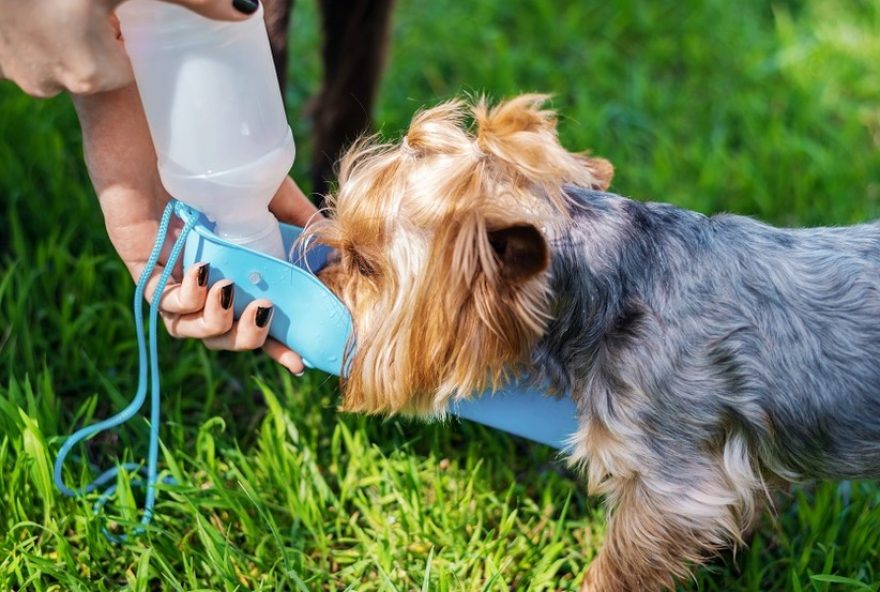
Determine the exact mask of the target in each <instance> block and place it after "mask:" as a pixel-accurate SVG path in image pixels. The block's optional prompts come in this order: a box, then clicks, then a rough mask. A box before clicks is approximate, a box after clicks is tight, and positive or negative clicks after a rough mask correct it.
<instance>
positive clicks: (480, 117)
mask: <svg viewBox="0 0 880 592" xmlns="http://www.w3.org/2000/svg"><path fill="white" fill-rule="evenodd" d="M545 100H546V97H544V96H540V95H524V96H520V97H517V98H515V99H513V100H510V101H508V102H504V103H501V104H498V105H496V106H495V107H492V108H490V107H489V106H488V105H487V104H486V102H485V101H484V100H481V101H479V102H477V103H476V104H475V105H473V106H471V107H469V106H468V105H466V104H465V103H463V102H461V101H452V102H448V103H444V104H441V105H439V106H437V107H434V108H432V109H429V110H426V111H422V112H420V113H418V114H417V115H416V116H415V117H414V118H413V120H412V122H411V125H410V128H409V130H408V132H407V133H406V136H405V137H404V138H403V140H402V141H401V142H400V143H399V144H394V145H392V144H380V143H376V142H375V141H373V140H371V139H366V140H362V141H360V142H359V143H357V144H356V145H355V146H353V147H352V148H351V149H350V150H349V151H348V153H347V154H346V155H345V157H344V158H343V160H342V163H341V167H340V172H339V190H338V192H337V194H336V195H335V196H332V197H331V198H330V206H331V216H330V218H329V219H328V220H326V221H324V222H322V223H319V224H318V225H316V226H315V227H314V228H313V230H312V231H311V232H312V233H313V234H316V235H317V236H318V238H319V240H320V241H321V242H324V243H326V244H328V245H330V246H332V247H334V248H335V249H336V251H337V253H338V260H337V261H336V262H335V263H334V264H332V265H330V266H329V267H328V268H327V269H326V270H325V271H324V272H322V274H321V278H322V279H323V280H324V281H325V282H326V283H327V285H328V286H329V287H330V289H331V290H332V291H333V292H334V293H335V294H336V295H337V296H338V297H339V298H340V299H341V300H342V301H343V302H344V303H345V304H346V305H347V306H348V307H349V309H350V310H351V313H352V316H353V318H354V327H355V329H354V335H355V340H356V348H355V349H354V350H353V352H352V354H351V359H350V360H349V361H348V362H349V368H350V373H349V375H348V377H347V378H346V379H345V381H344V384H343V388H344V393H343V408H344V409H346V410H350V411H359V412H367V413H378V412H392V413H394V412H402V413H419V414H425V413H438V412H442V410H443V409H445V407H446V403H447V401H448V399H449V397H450V396H456V395H463V396H467V395H468V394H470V393H472V392H473V391H475V390H482V389H484V388H486V387H493V388H495V387H498V386H500V385H501V384H502V382H503V381H504V380H505V379H506V378H507V377H508V376H507V375H508V373H510V372H514V373H515V372H516V371H517V369H518V368H519V367H521V365H522V363H523V362H525V361H526V360H527V358H528V355H529V352H530V351H531V349H532V348H533V347H534V345H535V343H536V341H537V340H538V339H539V338H540V337H541V335H542V334H543V332H544V329H545V327H546V324H547V321H548V319H549V313H548V310H549V282H548V273H547V271H548V267H549V264H550V257H551V253H550V249H549V247H548V243H547V240H546V239H545V235H546V232H547V229H549V228H551V227H552V226H553V225H554V224H559V223H560V220H564V218H565V217H566V216H567V215H568V204H567V200H566V197H565V193H564V190H563V185H564V184H568V183H570V184H575V185H580V186H584V187H593V188H596V189H605V188H607V186H608V184H609V183H610V180H611V176H612V174H613V168H612V166H611V164H610V163H609V162H608V161H606V160H603V159H598V158H587V157H585V156H583V155H579V154H573V153H570V152H568V151H566V150H565V149H564V148H563V147H562V146H561V145H560V143H559V140H558V137H557V134H556V120H555V114H554V113H553V112H552V111H549V110H546V109H543V108H542V106H543V104H544V102H545ZM469 119H472V120H473V123H472V125H468V120H469Z"/></svg>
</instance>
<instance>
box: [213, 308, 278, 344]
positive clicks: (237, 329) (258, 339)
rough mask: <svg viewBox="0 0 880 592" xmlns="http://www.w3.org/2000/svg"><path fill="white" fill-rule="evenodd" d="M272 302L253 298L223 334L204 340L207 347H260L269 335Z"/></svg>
mask: <svg viewBox="0 0 880 592" xmlns="http://www.w3.org/2000/svg"><path fill="white" fill-rule="evenodd" d="M273 312H274V311H273V308H272V303H271V302H269V301H268V300H265V299H259V300H254V301H253V302H251V303H250V304H248V305H247V307H246V308H245V309H244V312H242V313H241V317H240V318H239V319H238V322H237V323H235V324H234V325H233V326H232V329H230V330H229V331H228V332H226V333H224V334H223V335H217V336H215V337H209V338H207V339H205V340H204V342H205V346H206V347H207V348H208V349H214V350H217V349H224V350H230V351H246V350H251V349H257V348H259V347H262V346H263V344H264V343H265V342H266V337H268V335H269V326H270V325H271V323H272V314H273Z"/></svg>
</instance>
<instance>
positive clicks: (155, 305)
mask: <svg viewBox="0 0 880 592" xmlns="http://www.w3.org/2000/svg"><path fill="white" fill-rule="evenodd" d="M174 203H175V202H174V200H172V201H171V202H170V203H169V204H168V205H167V206H166V207H165V211H164V212H163V214H162V219H161V221H160V222H159V231H158V233H157V234H156V242H155V243H154V244H153V250H152V252H151V253H150V258H149V259H148V260H147V264H146V266H145V267H144V270H143V271H142V272H141V277H140V279H139V280H138V283H137V287H136V288H135V291H134V307H133V308H134V324H135V333H136V335H137V344H138V365H139V372H138V386H137V391H136V392H135V395H134V398H133V399H132V401H131V403H129V404H128V406H127V407H126V408H125V409H123V410H122V411H120V412H119V413H117V414H116V415H113V416H112V417H109V418H107V419H105V420H103V421H100V422H98V423H96V424H93V425H90V426H86V427H84V428H82V429H80V430H78V431H76V432H74V433H73V434H72V435H71V436H70V437H69V438H68V439H67V440H66V441H65V442H64V444H63V445H62V446H61V450H60V451H59V452H58V457H57V458H56V459H55V468H54V479H55V485H56V487H58V489H59V490H60V491H61V493H63V494H64V495H67V496H72V497H74V496H82V495H86V494H89V493H92V492H93V491H95V490H97V489H99V488H102V487H103V486H104V485H106V484H107V483H108V482H109V481H113V480H115V479H116V476H117V475H118V474H119V471H120V470H124V471H129V472H141V473H143V472H144V468H143V467H142V466H140V465H138V464H135V463H126V464H123V465H121V466H116V467H113V468H111V469H108V470H106V471H104V472H103V473H101V474H100V475H99V476H98V477H97V478H96V479H95V480H94V481H92V482H91V483H89V484H88V485H86V486H85V487H84V488H82V489H71V488H70V487H68V486H67V485H66V484H65V483H64V478H63V476H62V474H61V472H62V469H63V467H64V462H65V460H66V458H67V455H68V454H70V452H71V450H73V447H74V446H76V445H77V444H79V443H80V442H82V441H84V440H87V439H89V438H91V437H92V436H94V435H95V434H98V433H99V432H103V431H105V430H109V429H113V428H116V427H118V426H120V425H122V424H123V423H125V422H127V421H128V420H129V419H131V418H132V417H134V415H135V414H136V413H137V412H138V411H139V410H140V409H141V407H143V405H144V401H145V400H146V398H147V347H146V340H145V338H144V319H143V299H144V291H145V290H146V287H147V282H148V281H149V279H150V277H152V275H153V271H154V270H155V268H156V263H157V262H158V260H159V254H160V253H161V251H162V246H163V245H164V244H165V238H166V235H167V233H168V225H169V223H170V222H171V215H172V213H173V211H174ZM194 225H195V219H194V218H193V219H189V220H187V221H186V223H185V224H184V227H183V230H182V231H181V233H180V236H179V237H178V238H177V240H176V241H175V242H174V247H173V248H172V249H171V254H170V256H169V257H168V261H167V262H166V263H165V269H164V270H163V271H162V275H161V276H160V278H159V283H158V284H157V285H156V291H155V292H154V293H153V298H152V300H151V301H150V357H149V367H150V377H149V378H150V385H151V387H152V388H151V397H150V443H149V452H148V456H147V466H146V488H147V493H146V501H145V502H144V511H143V515H142V516H141V526H139V527H138V528H137V529H136V530H135V534H142V533H143V532H144V530H145V527H146V526H148V525H149V524H150V521H151V520H152V519H153V507H154V506H155V503H156V482H157V474H158V471H157V465H158V460H159V402H160V382H159V356H158V341H157V335H156V326H157V321H158V316H159V301H160V299H161V297H162V292H164V290H165V286H166V284H167V283H168V278H169V277H170V276H171V271H172V270H173V269H174V265H175V264H176V263H177V259H178V257H180V253H181V251H182V250H183V246H184V243H185V240H186V236H187V234H189V231H190V230H192V227H193V226H194ZM166 481H168V480H166ZM132 484H136V485H142V484H143V481H141V480H136V481H132ZM115 491H116V484H113V485H110V486H109V487H106V488H104V489H103V491H102V493H101V497H99V498H98V500H97V501H96V502H95V505H94V506H93V510H94V512H95V514H98V513H99V512H100V511H101V509H102V508H103V507H104V505H105V504H106V503H107V501H108V500H109V499H110V497H111V496H112V495H113V494H114V493H115ZM103 532H104V535H105V536H106V537H107V538H108V539H109V540H111V541H113V542H120V541H122V540H124V539H125V536H124V535H123V536H116V535H114V534H112V533H111V532H110V531H108V530H107V528H106V527H105V528H104V529H103Z"/></svg>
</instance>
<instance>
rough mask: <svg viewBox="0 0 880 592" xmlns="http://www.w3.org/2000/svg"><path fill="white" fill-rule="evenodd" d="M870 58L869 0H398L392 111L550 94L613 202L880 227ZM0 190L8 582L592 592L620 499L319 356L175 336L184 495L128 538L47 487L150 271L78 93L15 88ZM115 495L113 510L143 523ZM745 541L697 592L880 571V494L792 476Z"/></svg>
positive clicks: (169, 345)
mask: <svg viewBox="0 0 880 592" xmlns="http://www.w3.org/2000/svg"><path fill="white" fill-rule="evenodd" d="M297 5H298V6H297V11H296V15H295V23H294V30H293V36H292V39H293V47H292V50H291V52H292V78H293V81H292V84H291V86H290V88H288V90H287V99H288V103H289V113H290V117H291V120H292V122H293V124H294V128H295V132H296V134H297V138H298V142H299V146H300V149H299V154H300V158H299V162H298V163H297V165H296V166H295V169H294V175H295V176H297V177H299V178H301V179H305V178H306V177H307V175H306V174H305V164H304V163H306V162H307V161H308V154H309V143H308V141H307V136H308V126H309V124H308V121H306V120H304V119H301V118H300V117H299V114H300V113H301V108H302V106H303V104H304V102H305V101H306V99H307V98H308V96H309V94H310V93H311V92H312V91H313V90H314V88H315V84H316V80H317V78H318V72H319V62H318V60H317V54H316V48H317V44H318V36H317V31H316V14H315V7H314V0H298V1H297ZM878 64H880V3H878V2H877V1H876V0H864V1H850V0H803V1H796V0H780V1H778V2H774V3H770V2H765V1H758V0H740V1H738V2H730V1H725V0H704V1H694V2H678V1H675V0H651V1H648V0H643V1H641V2H637V1H635V0H619V1H617V2H597V1H594V0H577V1H575V0H516V1H512V2H505V1H502V0H481V1H479V2H462V1H460V0H433V1H431V2H422V1H417V0H400V6H399V8H398V11H397V13H396V21H395V28H394V38H393V53H392V57H391V61H390V67H389V69H388V73H387V76H386V78H385V81H384V84H383V87H382V93H381V94H382V98H381V101H380V106H379V109H378V113H377V121H378V126H379V128H380V130H381V132H382V133H383V134H385V135H388V136H390V137H394V136H395V135H398V134H399V133H400V130H401V129H402V128H403V127H404V126H405V125H406V123H407V121H408V119H409V117H410V115H411V114H412V113H413V111H414V110H416V109H417V108H418V107H420V106H421V105H425V104H431V103H434V102H436V101H438V100H441V99H445V98H448V97H450V96H454V95H457V94H460V93H463V92H469V93H476V92H486V93H488V94H489V95H491V96H493V97H503V96H507V95H511V94H514V93H517V92H520V91H541V92H550V93H553V94H554V96H555V99H554V102H553V104H554V106H555V107H556V108H557V109H558V110H559V112H560V114H561V118H560V119H561V122H560V125H561V135H562V138H563V141H564V143H565V144H566V145H567V146H568V147H569V148H571V149H583V148H590V149H591V150H593V151H594V152H595V153H596V154H600V155H603V156H606V157H608V158H609V159H611V160H612V161H613V162H614V163H615V164H616V166H617V170H618V173H617V177H616V179H615V183H614V185H613V189H614V190H616V191H617V192H618V193H621V194H624V195H631V196H635V197H637V198H639V199H645V200H658V201H669V202H672V203H675V204H678V205H681V206H684V207H688V208H693V209H696V210H699V211H702V212H706V213H712V212H718V211H730V212H737V213H742V214H748V215H753V216H756V217H759V218H761V219H764V220H766V221H768V222H772V223H776V224H782V225H816V224H849V223H854V222H859V221H865V220H870V219H873V218H877V217H880V66H878ZM0 196H2V197H0V229H2V230H0V590H4V591H5V590H22V591H23V590H58V591H64V592H67V591H79V590H83V591H101V590H137V591H141V590H224V591H225V590H230V591H231V590H267V591H268V590H272V591H275V590H303V591H305V590H342V589H348V590H400V591H404V590H406V591H409V590H439V591H445V590H468V591H471V590H473V591H480V590H486V591H498V590H536V591H537V590H577V588H578V585H579V583H580V579H581V576H582V574H583V572H584V569H585V568H586V566H587V565H588V563H589V562H590V560H591V558H592V557H594V556H595V553H596V551H597V549H598V548H599V547H600V546H601V541H602V536H603V528H604V518H603V513H602V509H601V505H600V501H601V500H597V499H593V498H588V497H587V496H586V495H585V494H584V487H583V484H582V481H580V480H579V479H578V478H577V476H576V475H574V474H572V473H570V472H569V471H567V470H566V469H565V468H564V464H563V463H561V462H559V461H558V460H557V458H556V456H555V454H554V451H552V450H550V449H548V448H545V447H542V446H539V445H535V444H532V443H529V442H527V441H524V440H519V439H517V438H514V437H510V436H507V435H504V434H500V433H496V432H492V431H491V430H488V429H484V428H482V427H479V426H476V425H472V424H468V423H460V422H451V423H449V424H446V425H427V426H425V425H420V424H417V423H412V422H406V421H396V420H386V421H383V420H380V419H366V418H362V417H353V416H346V415H341V414H338V413H336V411H335V404H336V400H337V391H336V386H335V383H334V381H333V380H332V379H328V378H327V377H326V376H324V375H320V374H317V373H311V374H307V375H306V376H305V377H304V378H302V379H296V378H294V377H291V376H288V375H285V374H284V373H283V372H282V371H281V370H280V369H279V367H276V366H274V365H272V364H271V363H269V362H268V361H267V360H266V359H264V358H263V357H262V356H259V355H256V354H225V353H213V352H209V351H206V350H205V349H204V348H203V347H201V345H200V344H199V343H197V342H176V341H173V340H171V339H168V338H166V337H165V336H163V338H162V339H161V341H160V348H161V364H162V368H163V372H164V406H163V414H164V416H163V418H164V422H163V424H162V426H161V427H162V438H163V457H162V468H163V469H164V470H165V471H167V473H169V474H170V475H172V476H174V478H175V479H176V483H177V484H176V485H174V486H168V487H165V488H164V489H163V491H162V492H161V494H160V498H159V504H158V515H157V517H156V520H155V521H154V523H153V528H151V529H150V531H149V532H148V533H147V535H146V536H144V537H138V538H132V539H130V540H128V541H127V542H125V543H123V544H121V545H113V544H110V543H108V542H107V541H106V540H105V539H104V537H103V536H102V534H101V523H100V522H99V521H97V520H95V519H94V518H93V516H92V511H91V503H92V500H71V499H67V498H63V497H61V496H60V495H59V494H58V493H57V492H56V491H55V489H54V487H53V485H52V483H51V479H50V471H51V464H52V462H53V460H54V457H55V453H56V451H57V449H58V447H59V445H60V443H61V442H62V441H63V438H64V436H65V435H66V434H68V433H70V431H71V430H72V429H73V428H74V426H79V425H82V424H85V423H90V422H92V421H94V420H96V419H98V418H102V417H106V416H107V415H109V414H110V413H112V412H113V411H114V410H116V409H119V408H121V407H122V406H123V405H124V403H125V401H126V400H127V398H129V397H130V396H131V394H132V393H133V390H134V386H135V383H136V372H137V369H136V350H135V340H134V335H133V325H132V317H131V312H130V311H129V302H130V299H131V295H132V292H133V285H132V282H131V280H130V278H129V277H128V276H127V274H126V272H125V270H124V269H123V266H122V265H121V264H120V262H119V261H118V260H117V259H116V256H115V254H114V252H113V250H112V248H111V246H110V243H109V242H108V240H107V238H106V236H105V233H104V231H103V225H102V220H101V215H100V212H99V210H98V207H97V203H96V201H95V199H94V195H93V193H92V191H91V188H90V185H89V182H88V178H87V176H86V173H85V170H84V166H83V164H82V159H81V153H80V140H79V137H78V131H77V124H76V119H75V116H74V114H73V111H72V109H71V107H70V104H69V101H68V100H67V99H66V98H64V97H61V98H57V99H53V100H50V101H36V100H32V99H29V98H27V97H25V96H24V95H22V94H21V93H20V92H18V91H17V90H16V89H14V88H13V87H12V86H11V85H9V84H8V83H4V84H0ZM878 322H880V319H878ZM145 452H146V425H145V422H144V421H143V420H139V421H135V422H132V425H130V426H128V427H126V428H125V429H124V430H122V431H120V432H119V433H118V434H112V435H108V436H104V437H101V438H98V439H96V440H95V441H93V443H91V444H90V445H89V446H88V447H87V448H86V449H85V450H84V454H85V455H86V456H87V457H88V458H89V459H91V460H93V461H96V462H100V463H102V464H103V465H104V466H106V465H108V464H112V462H114V460H115V459H118V460H120V461H124V460H135V461H138V460H140V459H142V458H143V456H144V455H145ZM82 466H83V463H82V462H79V463H77V462H74V463H72V464H71V474H70V476H69V478H70V479H71V480H76V479H78V478H79V479H81V480H82V482H83V483H85V482H86V481H87V479H88V475H87V474H86V472H85V471H84V470H82V472H81V473H80V472H77V471H79V470H81V467H82ZM122 485H123V487H122V488H121V494H120V496H119V499H118V500H117V501H116V502H115V503H113V504H111V507H110V508H109V509H108V511H109V513H110V518H111V519H112V520H114V521H117V522H119V521H122V522H124V521H125V520H132V519H135V518H136V515H135V514H134V511H133V510H132V508H131V506H130V500H131V497H132V494H131V493H130V489H129V488H128V487H127V486H126V485H127V484H126V483H124V482H123V483H122ZM750 542H751V544H750V546H749V547H748V548H746V549H742V550H740V551H739V552H738V553H737V554H736V555H735V556H734V555H732V554H726V555H724V556H722V557H720V558H718V559H717V560H716V561H714V562H712V563H711V564H710V565H709V566H708V567H705V568H702V569H700V570H698V571H697V573H696V575H695V577H694V579H693V581H690V582H687V583H686V584H685V585H683V586H682V589H684V590H706V591H734V592H736V591H768V590H793V591H817V592H818V591H825V590H860V591H861V590H864V591H867V590H874V591H877V590H880V487H878V485H877V483H869V482H863V483H859V482H854V483H846V484H836V483H823V484H803V485H800V486H797V487H795V488H794V489H792V490H791V492H789V493H788V494H786V495H784V496H780V497H779V498H778V501H777V504H776V511H775V512H774V513H772V514H770V513H768V514H767V515H766V516H765V517H764V518H763V519H762V521H761V523H760V525H759V527H758V528H757V530H756V532H755V534H754V536H753V537H752V538H751V541H750Z"/></svg>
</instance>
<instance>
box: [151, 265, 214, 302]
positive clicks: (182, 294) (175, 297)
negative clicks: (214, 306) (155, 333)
mask: <svg viewBox="0 0 880 592" xmlns="http://www.w3.org/2000/svg"><path fill="white" fill-rule="evenodd" d="M208 269H209V265H208V264H207V263H201V264H196V265H193V266H192V267H190V268H189V269H188V270H187V271H186V274H185V275H184V276H183V281H182V282H180V283H179V284H174V285H172V286H168V287H166V288H165V291H164V292H163V293H162V298H161V300H160V301H159V308H160V310H162V311H163V312H166V313H173V314H191V313H195V312H198V311H200V310H202V308H203V307H204V306H205V298H206V297H207V295H208Z"/></svg>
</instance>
